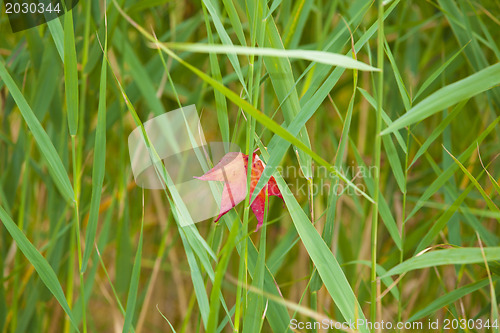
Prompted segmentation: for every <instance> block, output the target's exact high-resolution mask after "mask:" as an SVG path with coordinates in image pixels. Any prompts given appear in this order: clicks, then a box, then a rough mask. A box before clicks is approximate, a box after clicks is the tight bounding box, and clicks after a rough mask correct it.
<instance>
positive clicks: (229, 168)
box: [195, 152, 283, 231]
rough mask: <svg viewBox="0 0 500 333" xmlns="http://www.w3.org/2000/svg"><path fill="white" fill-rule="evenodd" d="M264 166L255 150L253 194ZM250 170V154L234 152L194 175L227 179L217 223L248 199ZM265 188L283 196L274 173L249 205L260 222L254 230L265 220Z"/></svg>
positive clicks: (251, 182)
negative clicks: (210, 167)
mask: <svg viewBox="0 0 500 333" xmlns="http://www.w3.org/2000/svg"><path fill="white" fill-rule="evenodd" d="M264 168H265V165H264V163H263V162H262V160H261V159H260V158H259V157H258V156H257V154H255V153H254V154H253V161H252V171H251V178H250V196H252V194H253V191H254V189H255V186H256V185H257V183H258V182H259V179H260V176H261V175H262V172H263V171H264ZM247 170H248V155H246V154H243V153H236V152H232V153H227V154H226V155H224V157H222V159H221V160H220V161H219V163H217V165H216V166H215V167H213V168H212V169H211V170H209V171H207V173H205V174H204V175H203V176H201V177H195V178H197V179H200V180H216V181H223V182H224V188H223V190H222V198H221V207H220V212H219V216H217V218H216V219H215V222H217V221H219V219H220V218H221V217H222V216H223V215H224V214H226V213H227V212H228V211H230V210H231V209H232V208H233V207H234V206H236V205H237V204H239V203H240V202H242V201H243V200H245V198H246V196H247ZM266 190H267V193H268V195H275V196H278V197H280V198H281V199H283V196H282V195H281V192H280V190H279V188H278V185H277V184H276V180H275V179H274V177H272V176H271V178H269V181H268V182H267V184H266V185H265V186H264V187H263V188H262V190H261V191H260V192H259V194H258V195H257V197H256V198H255V200H254V201H253V202H252V204H251V205H250V207H251V208H252V211H253V213H254V214H255V217H256V218H257V221H258V224H257V228H256V229H255V231H257V230H259V228H260V227H261V226H262V223H263V221H264V209H265V203H266Z"/></svg>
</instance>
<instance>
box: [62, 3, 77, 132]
mask: <svg viewBox="0 0 500 333" xmlns="http://www.w3.org/2000/svg"><path fill="white" fill-rule="evenodd" d="M76 66H77V60H76V46H75V32H74V31H73V11H72V10H70V11H68V12H66V14H64V87H65V93H66V108H67V111H68V126H69V134H70V135H72V136H74V135H76V131H77V130H78V69H77V67H76Z"/></svg>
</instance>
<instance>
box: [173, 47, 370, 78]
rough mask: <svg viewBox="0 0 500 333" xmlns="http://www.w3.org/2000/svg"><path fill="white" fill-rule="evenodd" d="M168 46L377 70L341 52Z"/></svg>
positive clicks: (175, 48)
mask: <svg viewBox="0 0 500 333" xmlns="http://www.w3.org/2000/svg"><path fill="white" fill-rule="evenodd" d="M166 46H167V47H168V48H171V49H174V50H181V51H189V52H199V53H219V54H231V53H234V54H241V55H258V56H267V57H281V58H292V59H302V60H308V61H313V62H317V63H322V64H326V65H331V66H339V67H343V68H350V69H358V70H361V71H378V69H377V68H376V67H373V66H370V65H368V64H365V63H363V62H361V61H358V60H355V59H353V58H352V57H348V56H346V55H343V54H337V53H331V52H325V51H312V50H288V49H276V48H268V47H249V46H237V45H233V46H229V45H216V44H212V45H210V44H195V43H193V44H190V43H166Z"/></svg>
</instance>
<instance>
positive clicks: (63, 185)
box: [0, 58, 74, 202]
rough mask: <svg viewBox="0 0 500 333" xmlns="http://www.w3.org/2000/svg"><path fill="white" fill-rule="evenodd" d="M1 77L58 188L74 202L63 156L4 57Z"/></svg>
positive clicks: (0, 63) (66, 197)
mask: <svg viewBox="0 0 500 333" xmlns="http://www.w3.org/2000/svg"><path fill="white" fill-rule="evenodd" d="M0 78H2V80H3V81H4V83H5V85H6V86H7V88H8V89H9V91H10V94H11V95H12V98H14V100H15V102H16V104H17V106H18V107H19V111H21V114H22V116H23V118H24V120H25V122H26V124H27V125H28V127H29V129H30V130H31V133H32V134H33V137H34V138H35V141H36V143H37V144H38V147H39V148H40V151H41V152H42V155H43V156H44V157H45V159H46V160H47V163H48V167H49V172H50V175H51V176H52V178H53V180H54V182H55V184H56V186H57V188H58V190H59V191H60V192H61V194H62V196H63V197H64V198H65V199H66V200H67V201H68V202H72V201H73V199H74V192H73V188H72V187H71V183H70V181H69V177H68V173H67V172H66V169H65V168H64V166H63V164H62V161H61V158H60V157H59V155H58V154H57V151H56V149H55V148H54V145H53V144H52V142H51V141H50V138H49V136H48V135H47V133H46V132H45V130H44V129H43V127H42V125H41V124H40V122H39V121H38V119H37V117H36V116H35V115H34V114H33V111H32V110H31V108H30V106H29V105H28V102H27V101H26V99H25V98H24V96H23V94H22V92H21V91H20V90H19V88H18V87H17V85H16V83H15V82H14V80H13V79H12V77H11V76H10V74H9V72H8V71H7V69H6V68H5V63H4V61H3V59H2V58H0Z"/></svg>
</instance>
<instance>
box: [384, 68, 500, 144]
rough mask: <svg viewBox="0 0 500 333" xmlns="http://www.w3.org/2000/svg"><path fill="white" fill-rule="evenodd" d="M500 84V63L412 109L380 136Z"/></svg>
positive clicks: (453, 84) (439, 91) (442, 89)
mask: <svg viewBox="0 0 500 333" xmlns="http://www.w3.org/2000/svg"><path fill="white" fill-rule="evenodd" d="M498 84H500V63H497V64H495V65H492V66H489V67H487V68H485V69H483V70H481V71H479V72H477V73H474V74H472V75H470V76H468V77H466V78H465V79H462V80H460V81H457V82H455V83H452V84H449V85H447V86H445V87H443V88H441V89H439V90H438V91H436V92H435V93H433V94H432V95H430V96H429V97H427V98H425V99H424V100H423V101H421V102H420V103H418V104H417V105H415V106H414V107H413V108H411V109H410V110H409V111H408V112H407V113H405V114H404V115H403V116H401V117H400V118H399V119H397V120H396V121H394V122H393V123H392V125H390V126H389V127H387V128H386V129H385V130H383V131H382V132H381V133H380V135H386V134H388V133H392V132H395V131H397V130H399V129H401V128H403V127H405V126H408V125H411V124H414V123H416V122H419V121H421V120H423V119H425V118H427V117H429V116H431V115H433V114H435V113H436V112H439V111H441V110H443V109H446V108H447V107H450V106H452V105H453V104H456V103H458V102H461V101H463V100H465V99H469V98H471V97H473V96H475V95H477V94H480V93H482V92H484V91H486V90H488V89H491V88H493V87H494V86H496V85H498Z"/></svg>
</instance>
